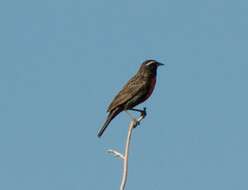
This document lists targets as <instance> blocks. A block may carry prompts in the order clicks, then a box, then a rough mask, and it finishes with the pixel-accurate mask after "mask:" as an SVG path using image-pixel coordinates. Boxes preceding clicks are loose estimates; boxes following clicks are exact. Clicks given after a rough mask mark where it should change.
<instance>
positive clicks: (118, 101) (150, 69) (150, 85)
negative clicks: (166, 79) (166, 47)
mask: <svg viewBox="0 0 248 190" xmlns="http://www.w3.org/2000/svg"><path fill="white" fill-rule="evenodd" d="M161 65H164V64H162V63H159V62H157V61H155V60H147V61H145V62H143V63H142V65H141V66H140V69H139V70H138V72H137V73H136V74H135V75H134V76H133V77H132V78H131V79H130V80H129V81H128V82H127V84H126V85H125V86H124V87H123V88H122V90H121V91H120V92H119V93H118V94H117V95H116V96H115V98H114V99H113V101H112V102H111V104H110V105H109V107H108V110H107V112H109V114H108V117H107V120H106V121H105V123H104V124H103V126H102V127H101V129H100V130H99V131H98V134H97V136H98V137H101V136H102V134H103V132H104V131H105V129H106V128H107V126H108V125H109V123H110V122H111V121H112V119H114V118H115V117H116V116H117V115H118V114H119V113H120V112H122V111H126V110H132V109H133V107H135V106H136V105H138V104H140V103H142V102H144V101H145V100H146V99H148V98H149V97H150V95H151V94H152V92H153V89H154V87H155V84H156V75H157V68H158V67H159V66H161ZM133 110H135V109H133ZM136 111H138V110H136Z"/></svg>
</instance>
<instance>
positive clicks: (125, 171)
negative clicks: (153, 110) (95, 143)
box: [107, 108, 146, 190]
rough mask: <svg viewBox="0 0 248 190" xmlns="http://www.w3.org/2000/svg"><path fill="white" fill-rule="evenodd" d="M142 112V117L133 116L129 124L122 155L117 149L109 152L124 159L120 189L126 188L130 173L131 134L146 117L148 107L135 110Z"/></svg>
mask: <svg viewBox="0 0 248 190" xmlns="http://www.w3.org/2000/svg"><path fill="white" fill-rule="evenodd" d="M133 111H138V112H140V117H139V118H138V119H136V118H133V117H132V120H131V122H130V124H129V127H128V134H127V140H126V146H125V153H124V155H122V154H121V153H119V152H118V151H116V150H113V149H109V150H108V151H107V152H108V153H110V154H112V155H114V156H115V157H118V158H121V159H122V160H123V173H122V180H121V185H120V190H124V188H125V186H126V182H127V175H128V155H129V145H130V142H131V136H132V130H133V129H134V128H135V127H136V126H137V125H139V124H140V122H141V120H142V119H144V118H145V117H146V108H144V109H143V110H133Z"/></svg>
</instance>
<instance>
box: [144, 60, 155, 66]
mask: <svg viewBox="0 0 248 190" xmlns="http://www.w3.org/2000/svg"><path fill="white" fill-rule="evenodd" d="M154 62H155V61H149V62H148V63H146V65H147V66H149V65H151V64H152V63H154Z"/></svg>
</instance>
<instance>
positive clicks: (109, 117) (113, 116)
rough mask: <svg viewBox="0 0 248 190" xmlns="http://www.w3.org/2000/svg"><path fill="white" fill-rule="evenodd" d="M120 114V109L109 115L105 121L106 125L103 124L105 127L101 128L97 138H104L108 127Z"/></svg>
mask: <svg viewBox="0 0 248 190" xmlns="http://www.w3.org/2000/svg"><path fill="white" fill-rule="evenodd" d="M120 112H121V110H120V109H115V110H113V111H112V112H110V113H109V115H108V117H107V120H106V121H105V123H104V124H103V126H102V127H101V128H100V130H99V131H98V133H97V136H98V137H99V138H100V137H101V136H102V134H103V133H104V131H105V130H106V128H107V127H108V125H109V123H110V122H111V121H112V119H114V118H115V116H117V115H118V114H119V113H120Z"/></svg>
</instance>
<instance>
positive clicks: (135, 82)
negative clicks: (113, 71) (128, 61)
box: [107, 75, 146, 112]
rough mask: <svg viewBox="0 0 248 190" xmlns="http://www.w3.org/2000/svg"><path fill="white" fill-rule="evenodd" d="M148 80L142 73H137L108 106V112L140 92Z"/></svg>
mask: <svg viewBox="0 0 248 190" xmlns="http://www.w3.org/2000/svg"><path fill="white" fill-rule="evenodd" d="M145 85H146V82H145V80H144V78H143V76H141V75H135V76H134V77H133V78H131V79H130V80H129V81H128V82H127V84H126V85H125V86H124V87H123V88H122V90H121V91H120V92H119V93H118V94H117V95H116V96H115V98H114V100H113V101H112V102H111V104H110V105H109V107H108V110H107V111H108V112H111V111H112V110H113V109H115V108H116V107H118V106H120V105H122V104H124V103H126V102H127V101H128V100H130V99H131V98H133V97H134V96H135V95H136V94H137V93H138V92H141V91H142V88H145Z"/></svg>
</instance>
